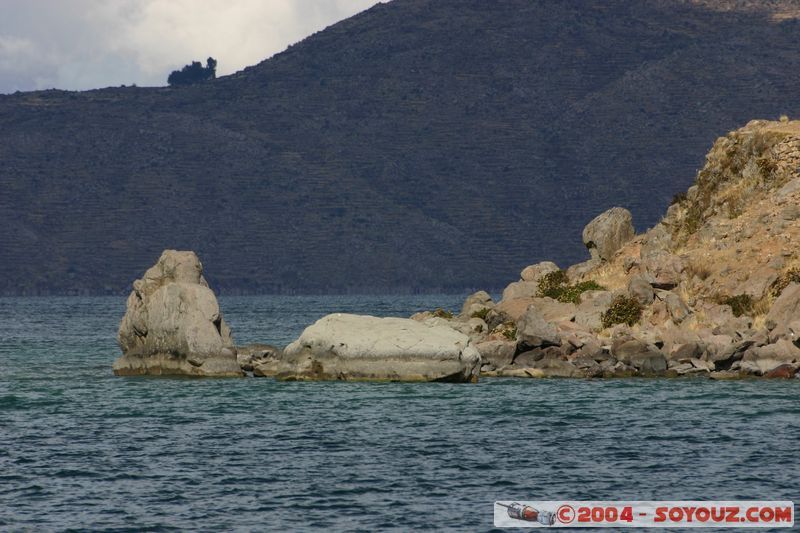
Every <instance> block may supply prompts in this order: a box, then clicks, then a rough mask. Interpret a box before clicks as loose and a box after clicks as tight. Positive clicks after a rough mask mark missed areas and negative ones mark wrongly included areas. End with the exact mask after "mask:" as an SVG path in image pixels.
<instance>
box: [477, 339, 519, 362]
mask: <svg viewBox="0 0 800 533" xmlns="http://www.w3.org/2000/svg"><path fill="white" fill-rule="evenodd" d="M475 348H476V349H477V350H478V352H480V354H481V362H482V363H483V364H488V365H491V366H492V367H494V368H503V367H506V366H508V365H510V364H511V363H512V362H513V360H514V354H515V353H516V351H517V343H516V342H515V341H508V340H505V341H503V340H490V341H484V342H479V343H477V344H475Z"/></svg>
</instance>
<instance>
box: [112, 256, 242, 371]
mask: <svg viewBox="0 0 800 533" xmlns="http://www.w3.org/2000/svg"><path fill="white" fill-rule="evenodd" d="M202 272H203V267H202V265H201V264H200V260H199V259H198V258H197V255H195V254H194V252H179V251H175V250H166V251H165V252H164V253H163V254H161V258H160V259H159V260H158V263H156V265H155V266H153V267H152V268H150V269H149V270H148V271H147V272H145V274H144V276H143V277H142V279H139V280H136V281H135V282H134V283H133V292H131V294H130V296H129V297H128V307H127V310H126V312H125V316H124V317H123V318H122V322H121V323H120V326H119V333H118V336H117V340H118V343H119V346H120V348H122V352H123V355H122V357H120V358H119V359H117V361H116V362H115V363H114V374H116V375H121V376H130V375H188V376H241V375H242V371H241V368H240V367H239V364H238V362H237V360H236V348H235V347H234V344H233V339H232V338H231V331H230V328H228V326H227V324H225V321H224V320H223V318H222V314H221V313H220V310H219V305H218V303H217V299H216V297H215V296H214V293H213V292H212V291H211V289H209V288H208V284H207V283H206V280H205V279H204V278H203V275H202Z"/></svg>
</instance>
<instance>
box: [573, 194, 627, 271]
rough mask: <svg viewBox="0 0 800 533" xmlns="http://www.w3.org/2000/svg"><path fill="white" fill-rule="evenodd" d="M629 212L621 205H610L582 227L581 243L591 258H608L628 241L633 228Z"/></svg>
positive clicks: (605, 259)
mask: <svg viewBox="0 0 800 533" xmlns="http://www.w3.org/2000/svg"><path fill="white" fill-rule="evenodd" d="M632 221H633V217H632V216H631V212H630V211H628V210H627V209H624V208H622V207H612V208H611V209H609V210H608V211H606V212H605V213H602V214H600V215H598V216H597V217H595V218H594V219H593V220H592V221H591V222H589V224H587V225H586V227H585V228H584V229H583V244H584V245H585V246H586V248H588V249H589V253H591V254H592V259H600V260H603V261H608V260H610V259H611V258H612V257H613V256H614V253H616V251H617V250H619V249H620V248H621V247H622V245H623V244H625V243H626V242H628V241H630V240H631V239H632V238H633V236H634V234H635V231H634V229H633V222H632Z"/></svg>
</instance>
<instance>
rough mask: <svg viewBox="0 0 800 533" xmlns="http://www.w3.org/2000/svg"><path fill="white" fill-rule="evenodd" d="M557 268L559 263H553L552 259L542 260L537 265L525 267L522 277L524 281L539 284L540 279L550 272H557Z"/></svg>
mask: <svg viewBox="0 0 800 533" xmlns="http://www.w3.org/2000/svg"><path fill="white" fill-rule="evenodd" d="M557 270H559V268H558V265H557V264H555V263H553V262H552V261H542V262H541V263H536V264H535V265H530V266H527V267H525V268H524V269H523V270H522V272H521V273H520V278H521V279H522V281H529V282H532V283H537V284H538V283H539V280H540V279H542V277H543V276H544V275H545V274H549V273H550V272H555V271H557Z"/></svg>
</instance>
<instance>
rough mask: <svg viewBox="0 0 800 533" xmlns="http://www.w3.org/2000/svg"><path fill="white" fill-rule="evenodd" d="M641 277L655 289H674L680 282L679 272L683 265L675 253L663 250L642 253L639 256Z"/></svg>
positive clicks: (681, 270)
mask: <svg viewBox="0 0 800 533" xmlns="http://www.w3.org/2000/svg"><path fill="white" fill-rule="evenodd" d="M639 268H640V269H641V270H642V277H644V279H645V280H646V281H647V282H648V283H649V284H650V285H652V286H653V287H655V288H657V289H666V290H669V289H674V288H675V287H677V286H678V284H679V283H680V282H681V273H682V272H683V270H684V268H685V266H684V264H683V261H682V260H681V258H680V257H678V256H677V255H674V254H671V253H669V252H666V251H663V250H655V251H653V252H650V253H647V254H643V255H642V256H641V264H640V266H639Z"/></svg>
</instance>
